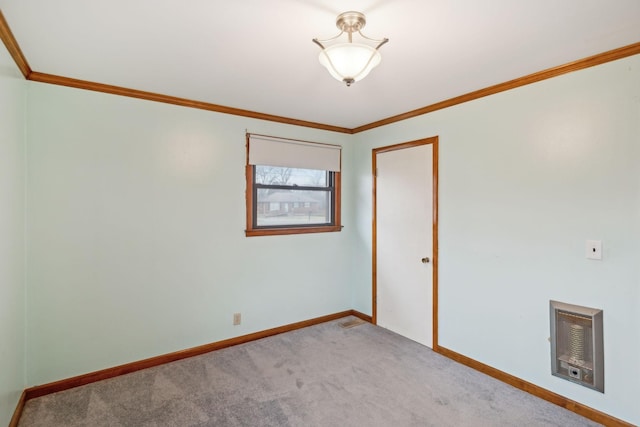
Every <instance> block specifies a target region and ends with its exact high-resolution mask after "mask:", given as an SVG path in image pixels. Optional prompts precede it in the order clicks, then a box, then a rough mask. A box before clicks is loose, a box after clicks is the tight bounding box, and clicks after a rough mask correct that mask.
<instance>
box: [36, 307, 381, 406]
mask: <svg viewBox="0 0 640 427" xmlns="http://www.w3.org/2000/svg"><path fill="white" fill-rule="evenodd" d="M351 315H353V316H357V317H359V318H361V319H363V320H367V321H369V322H371V317H370V316H367V315H365V314H362V313H360V312H358V311H355V310H346V311H341V312H339V313H334V314H329V315H327V316H321V317H316V318H314V319H309V320H304V321H302V322H296V323H291V324H289V325H284V326H279V327H277V328H272V329H267V330H265V331H260V332H255V333H252V334H248V335H242V336H239V337H235V338H229V339H226V340H222V341H217V342H214V343H210V344H204V345H201V346H198V347H193V348H189V349H186V350H181V351H176V352H174V353H168V354H164V355H161V356H155V357H151V358H149V359H144V360H139V361H137V362H131V363H126V364H124V365H120V366H115V367H113V368H107V369H102V370H100V371H95V372H90V373H88V374H83V375H78V376H76V377H72V378H67V379H64V380H60V381H55V382H52V383H48V384H43V385H38V386H35V387H30V388H28V389H26V390H25V391H24V393H23V395H24V397H25V399H24V401H27V400H30V399H34V398H36V397H40V396H45V395H47V394H51V393H56V392H59V391H63V390H68V389H71V388H74V387H79V386H82V385H86V384H90V383H93V382H96V381H102V380H106V379H108V378H113V377H117V376H120V375H125V374H129V373H131V372H135V371H139V370H141V369H147V368H152V367H154V366H159V365H163V364H165V363H169V362H175V361H176V360H181V359H186V358H188V357H193V356H199V355H201V354H205V353H209V352H211V351H214V350H220V349H223V348H227V347H231V346H234V345H238V344H244V343H247V342H250V341H255V340H259V339H261V338H266V337H270V336H273V335H278V334H282V333H284V332H290V331H294V330H296V329H301V328H306V327H308V326H313V325H317V324H320V323H324V322H328V321H331V320H336V319H340V318H342V317H346V316H351Z"/></svg>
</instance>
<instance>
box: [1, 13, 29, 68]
mask: <svg viewBox="0 0 640 427" xmlns="http://www.w3.org/2000/svg"><path fill="white" fill-rule="evenodd" d="M0 40H2V42H3V43H4V45H5V46H6V47H7V50H8V51H9V55H11V57H12V58H13V60H14V61H15V63H16V65H17V66H18V68H19V69H20V72H21V73H22V75H23V76H24V77H25V78H27V77H28V76H29V74H31V67H30V66H29V63H28V62H27V58H25V56H24V54H23V53H22V50H21V49H20V45H18V42H17V41H16V38H15V37H14V36H13V33H12V32H11V28H9V24H8V23H7V20H6V19H4V15H3V14H2V10H0Z"/></svg>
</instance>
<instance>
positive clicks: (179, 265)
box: [27, 83, 354, 385]
mask: <svg viewBox="0 0 640 427" xmlns="http://www.w3.org/2000/svg"><path fill="white" fill-rule="evenodd" d="M28 129H29V134H28V153H27V157H28V159H29V172H28V182H29V186H28V191H27V201H28V206H29V210H28V224H29V225H28V242H29V245H28V260H29V271H28V292H29V313H30V315H29V322H28V333H27V340H28V346H27V353H28V383H29V384H30V385H34V384H40V383H46V382H50V381H54V380H59V379H61V378H67V377H70V376H74V375H78V374H82V373H86V372H90V371H95V370H98V369H102V368H107V367H112V366H115V365H118V364H122V363H128V362H132V361H136V360H140V359H144V358H148V357H152V356H156V355H161V354H165V353H168V352H174V351H177V350H182V349H186V348H189V347H193V346H198V345H201V344H206V343H210V342H214V341H218V340H222V339H225V338H229V337H235V336H239V335H243V334H248V333H251V332H255V331H260V330H264V329H268V328H272V327H276V326H282V325H285V324H288V323H293V322H297V321H301V320H307V319H310V318H313V317H317V316H322V315H326V314H330V313H335V312H339V311H342V310H347V309H350V308H351V306H352V302H351V300H352V294H351V283H350V282H351V280H350V279H351V276H352V271H353V270H352V265H351V263H350V256H349V255H350V252H351V244H350V242H351V237H350V235H351V234H352V233H353V231H351V230H353V229H354V228H353V227H352V224H353V220H352V218H353V204H352V203H350V202H349V200H350V199H351V195H350V191H349V188H350V187H351V185H350V183H349V180H350V177H349V173H348V172H345V176H344V178H343V179H344V182H345V191H344V194H343V200H345V203H344V205H343V215H344V221H343V224H344V226H345V228H344V231H343V232H340V233H322V234H308V235H294V236H268V237H253V238H246V237H245V236H244V228H245V192H244V191H245V173H244V166H245V154H246V150H245V130H248V131H249V132H255V133H263V134H269V135H277V136H282V137H291V138H298V139H305V140H310V141H318V142H325V143H337V144H342V143H343V142H345V141H347V139H348V137H349V135H343V134H336V133H332V132H325V131H319V130H313V129H305V128H299V127H293V126H288V125H281V124H275V123H270V122H264V121H259V120H253V119H247V118H242V117H235V116H230V115H224V114H217V113H211V112H206V111H201V110H195V109H189V108H183V107H177V106H172V105H166V104H160V103H153V102H148V101H142V100H137V99H131V98H124V97H118V96H112V95H106V94H101V93H95V92H89V91H82V90H75V89H69V88H64V87H57V86H52V85H44V84H38V83H30V84H29V93H28ZM350 149H351V148H350V147H346V148H345V158H349V156H350V154H349V150H350ZM234 312H240V313H242V325H240V326H232V318H233V313H234Z"/></svg>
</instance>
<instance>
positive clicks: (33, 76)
mask: <svg viewBox="0 0 640 427" xmlns="http://www.w3.org/2000/svg"><path fill="white" fill-rule="evenodd" d="M27 79H28V80H31V81H34V82H39V83H49V84H54V85H59V86H67V87H73V88H76V89H85V90H91V91H94V92H103V93H108V94H112V95H120V96H127V97H130V98H138V99H144V100H147V101H154V102H162V103H165V104H173V105H179V106H181V107H188V108H196V109H199V110H206V111H214V112H216V113H223V114H232V115H235V116H242V117H249V118H252V119H259V120H267V121H270V122H277V123H285V124H288V125H294V126H303V127H308V128H314V129H322V130H327V131H331V132H340V133H351V129H348V128H343V127H339V126H331V125H325V124H322V123H316V122H309V121H306V120H297V119H291V118H288V117H281V116H275V115H273V114H266V113H259V112H256V111H249V110H243V109H240V108H233V107H225V106H224V105H218V104H210V103H208V102H202V101H193V100H190V99H185V98H178V97H175V96H169V95H162V94H159V93H153V92H145V91H141V90H137V89H128V88H124V87H120V86H113V85H107V84H102V83H95V82H89V81H86V80H78V79H72V78H69V77H62V76H55V75H52V74H46V73H40V72H37V71H33V72H31V73H30V74H29V75H28V76H27Z"/></svg>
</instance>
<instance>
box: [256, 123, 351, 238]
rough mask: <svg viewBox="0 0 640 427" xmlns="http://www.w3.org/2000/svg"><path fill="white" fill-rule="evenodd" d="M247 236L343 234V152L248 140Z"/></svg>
mask: <svg viewBox="0 0 640 427" xmlns="http://www.w3.org/2000/svg"><path fill="white" fill-rule="evenodd" d="M247 154H248V155H247V166H246V175H247V194H246V198H247V230H246V235H247V236H264V235H273V234H298V233H319V232H330V231H340V230H341V228H342V227H341V225H340V160H341V147H340V146H337V145H328V144H317V143H311V142H303V141H296V140H290V139H282V138H274V137H268V136H264V135H256V134H247Z"/></svg>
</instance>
